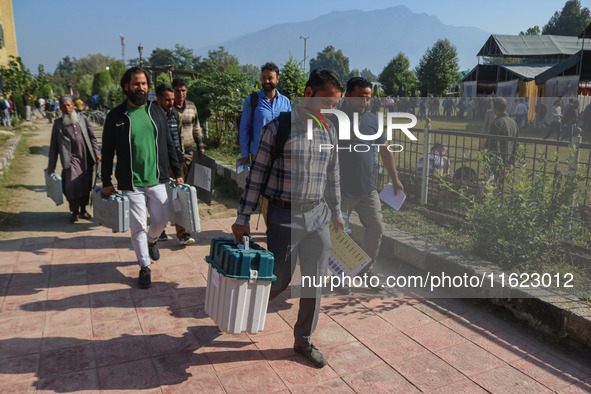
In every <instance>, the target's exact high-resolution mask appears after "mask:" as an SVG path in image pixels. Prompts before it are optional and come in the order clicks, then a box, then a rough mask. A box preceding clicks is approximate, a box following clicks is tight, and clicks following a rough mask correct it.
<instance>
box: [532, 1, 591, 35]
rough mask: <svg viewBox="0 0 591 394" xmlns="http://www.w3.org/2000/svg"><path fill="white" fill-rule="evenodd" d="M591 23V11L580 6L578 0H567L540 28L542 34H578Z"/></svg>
mask: <svg viewBox="0 0 591 394" xmlns="http://www.w3.org/2000/svg"><path fill="white" fill-rule="evenodd" d="M589 23H591V13H590V12H589V9H588V8H587V7H585V8H583V7H581V2H580V1H579V0H568V1H567V2H566V3H565V4H564V7H562V10H561V11H560V12H558V11H556V12H555V13H554V15H553V16H552V17H551V18H550V20H549V21H548V23H547V24H546V25H545V26H544V28H543V29H542V34H555V35H562V36H578V35H579V33H581V32H582V31H583V29H584V28H585V27H587V25H588V24H589Z"/></svg>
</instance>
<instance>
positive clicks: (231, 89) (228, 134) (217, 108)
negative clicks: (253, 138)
mask: <svg viewBox="0 0 591 394" xmlns="http://www.w3.org/2000/svg"><path fill="white" fill-rule="evenodd" d="M252 90H253V86H252V82H251V80H250V78H249V76H248V75H246V74H242V73H229V72H213V73H211V74H209V75H205V76H203V77H200V78H197V79H193V80H191V81H189V86H188V92H187V99H189V100H191V101H193V102H194V103H195V105H196V106H197V112H198V113H199V120H200V121H201V122H202V123H204V121H205V120H208V124H209V133H208V137H207V141H206V143H207V145H208V146H213V147H218V146H224V145H225V146H230V145H232V144H235V134H236V124H235V123H236V116H237V114H238V112H239V111H240V110H241V109H242V102H243V100H244V98H245V97H246V96H247V95H248V94H250V92H251V91H252Z"/></svg>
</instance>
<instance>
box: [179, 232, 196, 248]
mask: <svg viewBox="0 0 591 394" xmlns="http://www.w3.org/2000/svg"><path fill="white" fill-rule="evenodd" d="M193 243H195V239H194V238H193V237H191V235H190V234H189V233H184V234H183V235H181V237H180V238H179V245H190V244H193Z"/></svg>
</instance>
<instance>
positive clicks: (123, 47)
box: [119, 34, 125, 64]
mask: <svg viewBox="0 0 591 394" xmlns="http://www.w3.org/2000/svg"><path fill="white" fill-rule="evenodd" d="M119 38H120V39H121V60H123V64H125V36H123V34H119Z"/></svg>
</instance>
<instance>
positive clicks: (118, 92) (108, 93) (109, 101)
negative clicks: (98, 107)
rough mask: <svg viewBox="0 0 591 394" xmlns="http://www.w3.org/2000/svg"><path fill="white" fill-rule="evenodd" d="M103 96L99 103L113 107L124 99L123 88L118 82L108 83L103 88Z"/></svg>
mask: <svg viewBox="0 0 591 394" xmlns="http://www.w3.org/2000/svg"><path fill="white" fill-rule="evenodd" d="M103 94H104V95H105V96H104V98H103V96H101V103H102V104H103V105H104V106H105V107H107V108H113V107H116V106H117V105H119V104H121V103H122V102H123V101H124V100H125V95H124V94H123V90H122V89H121V87H120V86H119V85H118V84H115V83H112V82H111V83H110V84H109V85H108V86H107V87H106V88H104V89H103Z"/></svg>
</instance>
